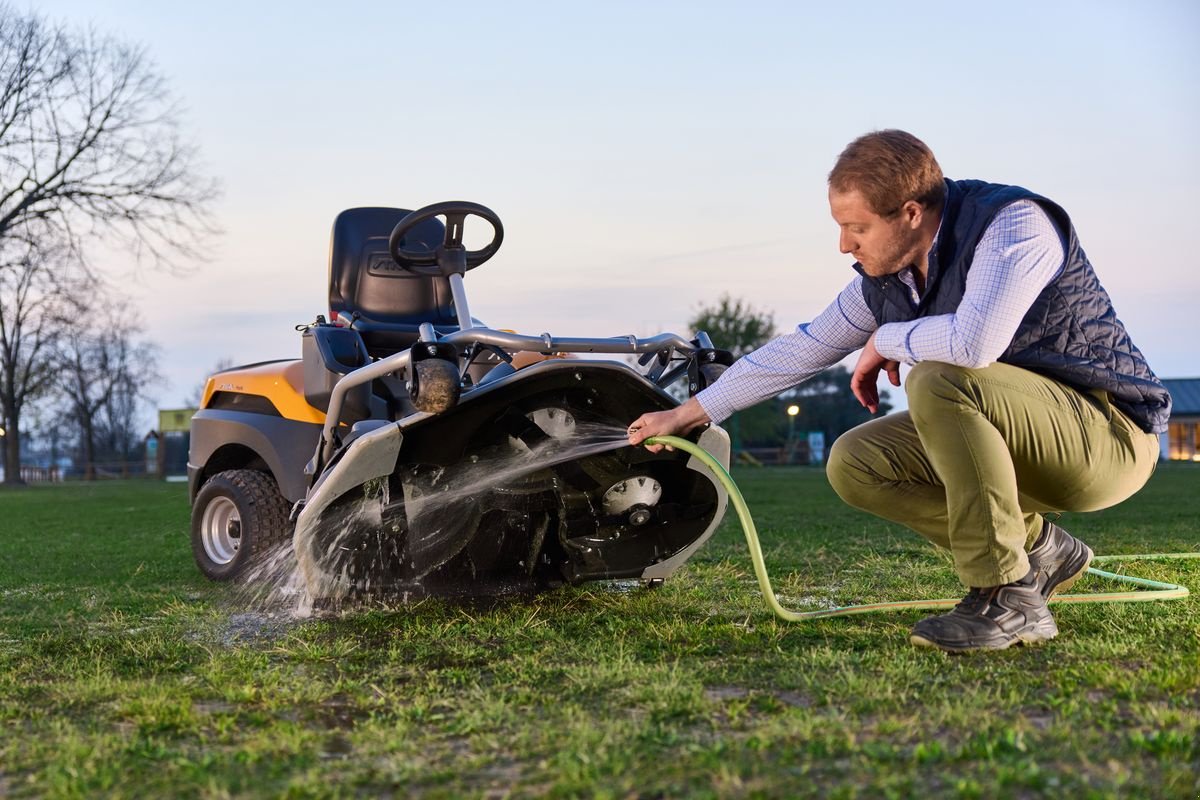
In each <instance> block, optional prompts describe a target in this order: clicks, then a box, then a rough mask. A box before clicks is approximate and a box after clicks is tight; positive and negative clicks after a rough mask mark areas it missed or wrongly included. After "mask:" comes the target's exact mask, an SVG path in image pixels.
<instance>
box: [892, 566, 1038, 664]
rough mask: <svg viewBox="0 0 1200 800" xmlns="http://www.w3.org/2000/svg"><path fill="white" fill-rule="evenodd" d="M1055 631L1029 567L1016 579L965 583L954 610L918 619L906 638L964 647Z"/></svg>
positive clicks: (1030, 639)
mask: <svg viewBox="0 0 1200 800" xmlns="http://www.w3.org/2000/svg"><path fill="white" fill-rule="evenodd" d="M1057 635H1058V625H1056V624H1055V622H1054V616H1053V615H1052V614H1051V613H1050V609H1049V608H1048V607H1047V606H1046V598H1044V597H1042V593H1041V591H1040V589H1039V588H1038V584H1037V581H1036V580H1034V579H1033V572H1032V571H1031V572H1030V574H1029V575H1027V576H1026V577H1025V578H1023V579H1021V580H1020V581H1017V582H1016V583H1006V584H1004V585H1003V586H990V587H987V588H985V589H971V591H970V592H969V593H968V594H967V596H966V597H964V598H963V599H962V601H961V602H960V603H959V604H958V605H957V606H955V607H954V610H952V611H950V612H949V613H947V614H940V615H938V616H936V617H929V618H928V619H923V620H921V621H920V622H918V623H917V624H916V625H915V626H914V627H913V630H912V635H911V636H910V637H909V641H911V642H912V643H913V644H915V645H918V646H920V647H937V648H940V649H942V650H945V651H947V652H950V653H967V652H971V651H972V650H1003V649H1005V648H1006V647H1010V646H1011V645H1014V644H1017V643H1021V642H1024V643H1028V644H1032V643H1034V642H1044V641H1048V640H1050V639H1053V638H1054V637H1055V636H1057Z"/></svg>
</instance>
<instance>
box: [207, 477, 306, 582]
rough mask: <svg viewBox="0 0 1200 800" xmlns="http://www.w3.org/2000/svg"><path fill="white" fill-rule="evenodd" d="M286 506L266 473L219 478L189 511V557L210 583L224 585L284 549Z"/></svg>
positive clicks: (289, 532) (289, 531)
mask: <svg viewBox="0 0 1200 800" xmlns="http://www.w3.org/2000/svg"><path fill="white" fill-rule="evenodd" d="M290 510H291V509H290V506H289V504H288V502H287V500H286V499H285V498H284V497H283V496H282V495H281V494H280V493H279V486H278V485H277V484H276V483H275V479H274V478H272V477H271V476H270V475H268V474H266V473H265V472H258V471H256V470H251V469H232V470H226V471H225V472H218V473H217V474H216V475H214V476H213V477H212V478H210V479H209V480H208V482H207V483H205V484H204V486H203V487H202V488H201V489H200V491H199V492H198V493H197V494H196V502H195V504H194V505H193V506H192V555H193V557H195V559H196V566H198V567H199V568H200V571H201V572H203V573H204V575H205V576H206V577H207V578H209V579H211V580H214V581H228V580H232V579H233V578H236V577H238V576H239V575H242V574H243V573H245V572H246V571H247V570H248V569H250V568H251V567H253V566H257V565H261V564H264V563H265V562H266V560H267V558H268V557H269V555H270V554H271V553H272V552H274V551H276V550H277V549H278V548H279V547H281V546H283V545H284V544H287V543H289V542H290V540H291V536H292V524H291V522H289V521H288V515H289V511H290Z"/></svg>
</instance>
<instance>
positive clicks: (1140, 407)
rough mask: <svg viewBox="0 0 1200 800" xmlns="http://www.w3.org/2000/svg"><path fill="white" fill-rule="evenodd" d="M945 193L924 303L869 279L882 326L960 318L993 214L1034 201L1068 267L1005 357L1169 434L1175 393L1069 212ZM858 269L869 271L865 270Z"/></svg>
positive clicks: (991, 192) (978, 193)
mask: <svg viewBox="0 0 1200 800" xmlns="http://www.w3.org/2000/svg"><path fill="white" fill-rule="evenodd" d="M946 189H947V196H946V210H945V212H944V215H943V217H942V228H941V231H940V232H939V233H938V239H937V244H936V246H935V248H934V259H933V263H931V264H930V265H929V276H928V278H927V280H926V285H925V294H924V296H923V297H922V298H921V303H920V305H918V306H913V304H912V302H911V301H910V299H909V293H908V289H907V287H905V286H904V284H903V283H901V282H900V280H899V279H898V278H896V277H895V276H887V277H884V278H872V277H870V276H868V275H865V274H864V275H863V297H864V298H865V299H866V301H867V307H868V308H870V309H871V312H872V313H873V314H874V315H875V319H876V321H877V322H878V323H879V324H880V325H883V324H886V323H888V322H908V321H910V320H913V319H916V318H918V317H925V316H935V315H939V314H951V313H953V312H954V311H955V310H956V309H957V308H958V304H959V303H960V302H961V301H962V297H963V290H964V288H965V287H966V283H967V272H968V271H969V270H970V269H971V261H972V259H973V258H974V256H975V246H976V245H977V244H979V240H980V239H981V238H982V237H983V232H984V230H985V229H986V228H987V226H988V223H990V222H991V221H992V217H994V216H995V215H996V212H998V211H999V210H1000V209H1002V208H1004V207H1005V206H1007V205H1009V204H1010V203H1014V202H1016V201H1018V200H1033V201H1035V202H1037V203H1038V205H1040V206H1041V207H1042V209H1043V210H1045V212H1046V213H1047V214H1048V215H1049V216H1050V219H1052V220H1053V221H1054V223H1055V225H1056V226H1057V227H1058V229H1059V232H1060V233H1062V232H1064V231H1065V232H1066V235H1065V237H1064V238H1065V250H1066V264H1065V266H1064V268H1063V271H1062V273H1061V274H1060V275H1059V276H1058V277H1057V278H1055V279H1054V280H1053V281H1052V282H1051V283H1050V285H1049V286H1047V287H1046V288H1045V290H1044V291H1042V293H1041V294H1040V295H1038V297H1037V299H1036V300H1035V301H1034V303H1033V306H1032V307H1031V308H1030V309H1029V313H1027V314H1026V315H1025V318H1024V319H1023V320H1021V325H1020V327H1018V328H1017V332H1016V335H1014V336H1013V340H1012V343H1011V344H1010V345H1009V346H1008V349H1007V350H1005V351H1004V353H1003V354H1002V355H1001V356H1000V358H999V359H998V360H999V361H1002V362H1004V363H1006V364H1012V365H1014V366H1017V367H1023V368H1025V369H1028V370H1032V371H1034V372H1038V373H1041V374H1043V375H1046V376H1049V377H1051V378H1054V379H1055V380H1059V381H1062V382H1063V383H1066V384H1069V385H1071V386H1074V387H1076V388H1079V389H1103V390H1104V391H1106V392H1108V393H1109V394H1110V395H1111V397H1112V402H1113V405H1115V406H1116V407H1117V408H1119V409H1121V410H1122V411H1124V412H1125V413H1126V414H1128V415H1129V417H1130V418H1131V419H1132V420H1134V422H1136V423H1137V424H1138V425H1139V426H1140V427H1141V428H1142V430H1144V431H1147V432H1149V433H1162V432H1163V431H1165V430H1166V429H1167V418H1168V417H1169V416H1170V414H1171V396H1170V394H1168V393H1167V390H1166V388H1164V387H1163V385H1162V383H1161V382H1160V381H1159V380H1158V378H1157V377H1156V376H1155V375H1154V373H1153V372H1152V371H1151V370H1150V367H1149V365H1147V364H1146V359H1145V358H1144V357H1143V356H1142V354H1141V351H1139V350H1138V349H1137V347H1135V346H1134V344H1133V342H1132V341H1131V340H1130V339H1129V334H1128V333H1127V332H1126V331H1125V326H1124V325H1122V324H1121V321H1120V320H1119V319H1117V315H1116V313H1115V312H1114V311H1113V307H1112V301H1111V300H1109V297H1108V293H1107V292H1105V291H1104V287H1103V286H1101V285H1100V281H1099V280H1098V279H1097V278H1096V273H1095V272H1094V271H1093V270H1092V265H1091V264H1090V263H1089V262H1088V259H1087V255H1085V254H1084V252H1083V248H1082V247H1080V246H1079V239H1078V237H1077V236H1076V235H1075V227H1074V226H1073V225H1071V220H1070V218H1069V217H1068V216H1067V213H1066V212H1065V211H1063V210H1062V209H1061V208H1060V207H1059V206H1058V205H1056V204H1054V203H1052V202H1051V201H1049V200H1047V199H1046V198H1044V197H1041V196H1039V195H1036V194H1034V193H1033V192H1030V191H1029V190H1028V189H1022V188H1021V187H1019V186H1004V185H1001V184H995V183H984V182H983V181H951V180H947V181H946ZM854 268H855V269H857V270H858V271H859V272H860V273H862V268H861V266H860V265H858V264H855V265H854Z"/></svg>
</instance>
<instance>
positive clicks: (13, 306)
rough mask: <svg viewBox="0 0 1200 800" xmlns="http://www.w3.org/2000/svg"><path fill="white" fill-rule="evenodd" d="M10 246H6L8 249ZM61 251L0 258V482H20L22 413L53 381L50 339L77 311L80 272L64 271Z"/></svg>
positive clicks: (34, 250) (36, 251) (35, 250)
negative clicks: (0, 474) (0, 468)
mask: <svg viewBox="0 0 1200 800" xmlns="http://www.w3.org/2000/svg"><path fill="white" fill-rule="evenodd" d="M10 250H11V248H10ZM61 255H62V254H61V253H56V252H54V251H53V250H51V251H46V250H42V249H38V248H34V247H32V246H30V247H26V248H25V252H24V253H23V254H22V255H21V257H20V258H19V259H18V260H16V261H15V262H13V263H0V412H2V413H0V420H2V422H3V427H4V430H5V436H4V466H5V470H4V482H5V483H7V484H19V483H21V430H22V428H21V425H22V412H23V411H24V410H25V408H26V406H27V404H28V403H30V402H32V401H34V400H36V399H38V398H39V397H40V396H42V395H44V394H45V393H46V392H47V391H48V390H49V389H50V388H51V387H52V386H53V384H54V362H53V360H52V359H51V358H50V356H51V354H52V353H53V346H54V342H55V341H56V340H57V339H58V338H59V337H60V336H61V335H62V333H63V332H64V330H65V328H66V327H67V324H68V323H67V320H68V319H69V318H70V317H71V316H73V312H74V311H75V310H77V306H76V302H75V300H74V299H73V298H75V297H76V296H78V294H79V292H78V291H77V289H78V287H79V286H81V285H82V284H83V282H84V281H83V276H81V275H79V276H74V279H73V278H72V276H71V275H70V274H69V273H70V272H71V270H70V269H69V265H68V264H67V263H65V262H64V260H63V259H62V257H61Z"/></svg>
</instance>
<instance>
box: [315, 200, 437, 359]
mask: <svg viewBox="0 0 1200 800" xmlns="http://www.w3.org/2000/svg"><path fill="white" fill-rule="evenodd" d="M408 213H409V212H408V211H406V210H404V209H401V208H351V209H347V210H346V211H343V212H342V213H340V214H338V216H337V219H335V220H334V221H333V238H332V241H331V243H330V248H329V311H330V314H331V319H332V320H334V321H336V320H337V318H338V313H339V312H340V313H342V314H346V315H347V316H353V317H354V319H355V322H354V328H355V330H357V331H358V332H359V333H360V334H361V335H362V339H363V344H365V345H366V347H367V352H368V353H370V354H371V355H372V356H374V357H376V358H382V357H384V356H388V355H391V354H392V353H395V352H398V351H399V350H403V349H404V348H407V347H411V346H412V344H413V342H415V341H416V340H417V328H418V326H419V325H420V324H421V323H422V322H429V323H432V324H433V326H434V328H435V329H436V330H437V331H438V332H439V333H451V332H453V331H456V330H458V317H457V316H456V315H455V313H454V303H453V300H452V298H451V293H450V283H449V282H448V281H447V280H446V279H445V278H431V277H424V276H419V275H413V274H411V273H409V272H406V271H405V270H403V269H401V268H400V266H399V265H397V264H396V262H395V261H394V260H393V259H392V256H391V254H390V253H389V252H388V236H389V235H391V232H392V229H393V228H395V227H396V223H398V222H399V221H400V220H402V219H404V217H405V216H406V215H407V214H408ZM444 234H445V226H444V225H442V223H441V221H440V220H438V219H429V220H426V221H425V222H422V223H421V224H420V225H418V226H417V227H416V228H414V229H413V230H412V231H410V232H409V234H408V235H407V236H406V237H405V238H404V243H405V245H406V246H407V249H409V250H422V249H425V250H433V249H434V248H435V247H437V246H438V245H439V244H441V243H442V240H443V237H444Z"/></svg>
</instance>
